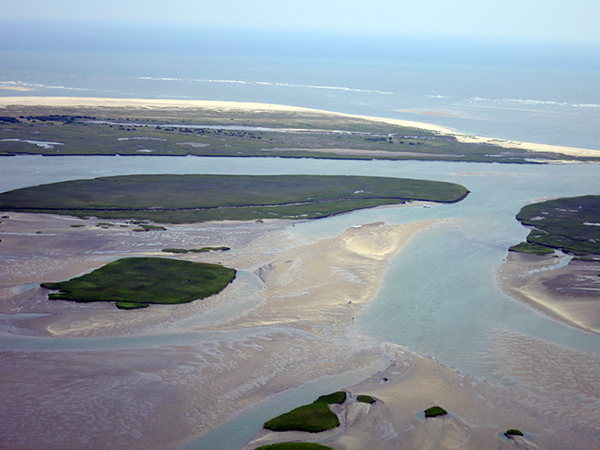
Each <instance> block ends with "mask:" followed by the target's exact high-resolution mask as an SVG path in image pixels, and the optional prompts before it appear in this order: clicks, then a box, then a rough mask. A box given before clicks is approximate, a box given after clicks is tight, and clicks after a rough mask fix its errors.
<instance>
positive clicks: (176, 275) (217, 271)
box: [41, 258, 236, 309]
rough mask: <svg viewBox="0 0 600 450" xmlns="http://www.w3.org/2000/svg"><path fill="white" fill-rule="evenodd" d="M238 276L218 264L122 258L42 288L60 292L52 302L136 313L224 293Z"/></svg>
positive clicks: (53, 296) (52, 296) (52, 297)
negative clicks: (104, 305) (108, 305)
mask: <svg viewBox="0 0 600 450" xmlns="http://www.w3.org/2000/svg"><path fill="white" fill-rule="evenodd" d="M235 275H236V271H235V269H231V268H228V267H224V266H222V265H219V264H204V263H196V262H190V261H180V260H173V259H166V258H123V259H120V260H117V261H114V262H112V263H109V264H107V265H105V266H103V267H101V268H99V269H96V270H95V271H93V272H91V273H89V274H86V275H83V276H80V277H77V278H73V279H72V280H69V281H61V282H58V283H42V285H41V286H42V287H44V288H47V289H52V290H59V291H60V292H58V293H51V294H50V295H49V299H50V300H71V301H75V302H97V301H105V302H116V305H117V307H118V308H120V309H134V308H143V307H146V306H149V305H150V304H179V303H188V302H191V301H194V300H196V299H202V298H206V297H209V296H211V295H213V294H216V293H218V292H220V291H221V290H223V289H224V288H225V287H226V286H227V285H228V284H229V283H230V282H231V281H233V279H234V278H235Z"/></svg>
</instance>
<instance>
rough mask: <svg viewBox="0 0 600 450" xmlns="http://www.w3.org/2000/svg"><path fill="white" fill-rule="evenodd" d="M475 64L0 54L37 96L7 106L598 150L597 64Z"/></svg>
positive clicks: (7, 82)
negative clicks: (279, 120) (150, 110)
mask: <svg viewBox="0 0 600 450" xmlns="http://www.w3.org/2000/svg"><path fill="white" fill-rule="evenodd" d="M442 50H443V49H442ZM509 50H510V49H505V52H504V53H509V54H510V51H509ZM473 52H474V50H473V49H472V48H471V47H469V46H465V48H464V49H462V50H461V49H454V53H453V55H454V56H456V55H458V56H461V55H462V57H458V56H457V57H455V58H450V57H440V55H441V53H440V52H437V53H435V52H434V50H432V49H431V48H429V53H428V55H429V56H430V57H428V58H426V57H424V56H423V57H417V56H416V55H414V54H410V55H408V56H407V55H406V54H405V53H402V52H398V51H397V50H394V49H392V48H391V49H390V50H389V52H388V53H386V52H384V51H379V52H373V53H374V55H371V54H365V53H361V54H360V55H347V54H335V55H332V57H329V58H325V57H323V56H322V55H321V56H320V57H311V56H310V55H305V54H302V55H301V56H297V57H293V56H287V55H285V54H281V53H282V52H271V53H269V52H265V56H262V55H256V54H253V55H251V56H248V55H244V54H225V55H211V54H202V53H191V52H190V53H152V52H148V51H146V52H143V53H139V52H138V53H132V52H129V53H118V52H106V51H94V52H82V51H53V50H36V51H33V50H29V51H22V50H20V51H17V50H2V49H1V47H0V61H2V65H0V87H19V88H26V89H30V90H29V91H15V90H7V89H0V96H21V95H25V96H81V97H88V96H89V97H118V98H167V99H196V100H228V101H249V102H264V103H275V104H285V105H293V106H302V107H308V108H316V109H322V110H327V111H335V112H342V113H350V114H361V115H369V116H378V117H386V118H397V119H404V120H412V121H419V122H426V123H435V124H438V125H443V126H446V127H449V128H451V129H453V130H455V131H458V132H461V133H467V134H477V135H482V136H488V137H495V138H503V139H513V140H520V141H526V142H537V143H544V144H554V145H563V146H571V147H581V148H590V149H597V150H600V127H599V126H598V125H599V124H600V83H598V80H599V79H600V57H599V56H597V55H596V54H595V53H593V52H590V54H588V55H587V59H585V61H587V63H586V64H584V63H581V61H580V60H577V61H576V62H573V61H572V60H571V59H569V58H568V57H567V56H564V57H562V58H561V57H559V56H560V55H558V56H554V57H553V56H552V55H550V56H549V55H546V56H545V57H544V58H542V59H539V58H538V59H535V58H533V57H531V58H525V57H524V56H523V55H521V57H519V58H516V57H513V58H509V57H506V55H504V56H503V57H498V58H497V59H494V58H493V57H491V56H490V57H488V58H482V57H481V54H480V53H481V51H480V53H477V55H478V56H477V57H474V58H473V60H471V59H470V58H468V57H467V56H466V55H469V54H471V53H473ZM515 53H516V52H515ZM598 54H600V52H599V53H598ZM561 55H564V52H563V53H561ZM534 60H535V61H534Z"/></svg>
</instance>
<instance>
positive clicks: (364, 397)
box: [356, 395, 375, 404]
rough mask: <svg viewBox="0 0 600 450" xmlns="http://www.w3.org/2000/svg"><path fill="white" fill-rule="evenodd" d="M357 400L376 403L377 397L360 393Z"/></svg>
mask: <svg viewBox="0 0 600 450" xmlns="http://www.w3.org/2000/svg"><path fill="white" fill-rule="evenodd" d="M356 401H359V402H361V403H369V404H373V403H375V399H374V398H373V397H371V396H370V395H359V396H358V397H356Z"/></svg>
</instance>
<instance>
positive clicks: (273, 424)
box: [264, 402, 340, 433]
mask: <svg viewBox="0 0 600 450" xmlns="http://www.w3.org/2000/svg"><path fill="white" fill-rule="evenodd" d="M339 425H340V421H339V419H338V417H337V416H336V415H335V414H334V413H333V412H331V410H330V409H329V405H328V404H327V403H324V402H318V403H311V404H310V405H304V406H300V407H299V408H296V409H293V410H291V411H290V412H288V413H285V414H282V415H280V416H277V417H275V418H274V419H271V420H269V421H268V422H266V423H265V425H264V427H265V428H267V429H268V430H272V431H292V430H294V431H308V432H309V433H318V432H320V431H325V430H330V429H332V428H335V427H337V426H339Z"/></svg>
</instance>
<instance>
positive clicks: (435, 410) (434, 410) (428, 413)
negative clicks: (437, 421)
mask: <svg viewBox="0 0 600 450" xmlns="http://www.w3.org/2000/svg"><path fill="white" fill-rule="evenodd" d="M446 414H448V411H446V410H445V409H444V408H442V407H441V406H432V407H431V408H427V409H426V410H425V417H437V416H445V415H446Z"/></svg>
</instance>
